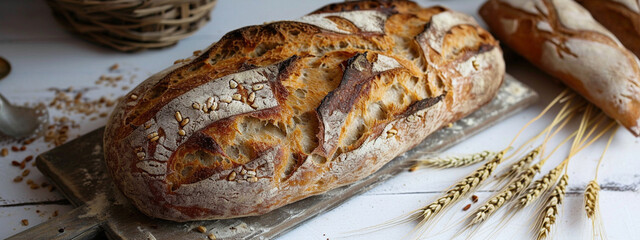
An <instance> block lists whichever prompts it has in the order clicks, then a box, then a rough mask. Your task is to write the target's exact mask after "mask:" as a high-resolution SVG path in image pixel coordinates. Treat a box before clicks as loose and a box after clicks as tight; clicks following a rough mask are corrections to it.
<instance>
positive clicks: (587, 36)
mask: <svg viewBox="0 0 640 240" xmlns="http://www.w3.org/2000/svg"><path fill="white" fill-rule="evenodd" d="M480 15H481V16H482V18H483V19H484V20H485V21H486V22H487V24H488V25H489V26H490V28H491V31H492V33H493V34H495V35H496V37H498V39H500V40H501V41H502V42H504V43H506V44H507V45H508V46H509V47H511V48H512V49H514V50H515V51H516V52H517V53H519V54H520V55H522V56H523V57H525V58H526V59H528V60H529V61H530V62H531V63H533V64H534V65H536V66H537V67H539V68H540V69H542V70H544V71H545V72H547V73H549V74H551V75H553V76H555V77H556V78H558V79H560V80H562V81H563V82H564V83H565V84H566V85H568V86H569V87H571V88H573V89H574V90H575V91H577V92H578V93H580V94H581V95H582V96H584V97H585V98H586V99H588V100H589V101H591V102H592V103H594V104H595V105H596V106H598V107H599V108H601V109H602V110H603V111H604V112H605V113H606V114H607V115H609V116H610V117H612V118H614V119H616V120H617V121H618V122H619V123H620V124H621V125H623V126H625V127H627V128H628V129H629V130H630V131H631V132H632V133H633V134H634V135H636V136H639V135H640V61H638V58H637V57H636V56H635V55H634V54H633V53H631V52H630V51H629V50H627V49H626V48H625V47H624V46H623V45H622V44H621V43H620V41H618V39H617V38H616V37H615V36H614V35H613V34H612V33H611V32H609V31H608V30H607V29H606V28H604V27H603V26H602V25H600V24H599V23H598V22H597V21H596V20H595V19H593V17H592V16H591V15H590V14H589V12H588V11H587V10H586V9H584V8H583V7H582V6H580V4H578V3H576V2H574V1H573V0H489V1H488V2H486V3H485V4H484V5H483V6H482V7H481V8H480Z"/></svg>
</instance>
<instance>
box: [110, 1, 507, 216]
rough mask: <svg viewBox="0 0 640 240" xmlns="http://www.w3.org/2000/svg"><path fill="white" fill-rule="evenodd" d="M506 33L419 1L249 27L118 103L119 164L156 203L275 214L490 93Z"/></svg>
mask: <svg viewBox="0 0 640 240" xmlns="http://www.w3.org/2000/svg"><path fill="white" fill-rule="evenodd" d="M504 68H505V66H504V60H503V58H502V50H501V49H500V48H499V46H498V42H497V41H496V40H495V39H494V38H493V37H492V36H491V35H490V34H489V33H488V32H487V31H485V30H484V29H482V28H480V27H479V26H478V24H477V23H476V22H475V20H473V18H472V17H470V16H467V15H464V14H461V13H457V12H454V11H450V10H448V9H446V8H443V7H431V8H421V7H420V6H418V5H417V4H415V3H413V2H410V1H392V2H388V1H356V2H345V3H338V4H331V5H328V6H326V7H323V8H321V9H319V10H317V11H315V12H313V13H311V14H309V15H307V16H304V17H302V18H300V19H298V20H294V21H282V22H273V23H268V24H264V25H260V26H249V27H245V28H241V29H238V30H235V31H232V32H230V33H227V34H226V35H225V36H223V37H222V39H221V40H220V41H218V42H217V43H215V44H213V45H212V46H211V47H209V48H208V49H207V50H205V51H203V52H202V54H201V55H200V56H198V57H195V58H194V59H192V60H191V61H189V62H187V63H184V64H178V65H175V66H173V67H171V68H169V69H167V70H165V71H162V72H160V73H158V74H156V75H153V76H151V77H150V78H149V79H147V80H146V81H144V82H143V83H141V84H140V85H139V86H138V87H136V88H135V89H134V90H132V91H131V93H129V94H128V95H127V96H126V98H124V99H123V100H122V101H121V102H119V104H118V105H117V106H116V108H115V110H114V111H113V113H112V115H111V117H110V119H109V122H108V124H107V127H106V129H105V137H104V146H105V159H106V163H107V166H108V168H109V170H110V172H111V174H112V176H113V178H114V180H115V182H116V184H117V186H118V188H119V189H120V190H121V191H122V192H123V193H124V195H125V196H126V197H127V198H129V199H130V200H131V202H132V203H133V204H134V205H135V206H136V207H137V208H138V209H140V210H141V211H142V212H143V213H145V214H147V215H149V216H151V217H157V218H162V219H168V220H174V221H191V220H203V219H225V218H234V217H242V216H252V215H260V214H264V213H267V212H269V211H271V210H273V209H276V208H278V207H281V206H283V205H286V204H289V203H292V202H295V201H297V200H300V199H303V198H306V197H309V196H312V195H316V194H320V193H323V192H325V191H328V190H330V189H334V188H336V187H339V186H343V185H346V184H349V183H353V182H355V181H357V180H359V179H362V178H364V177H366V176H368V175H370V174H371V173H373V172H375V171H376V170H378V169H379V168H381V167H382V166H383V165H384V164H385V163H387V162H388V161H390V160H391V159H393V158H394V157H396V156H397V155H399V154H401V153H403V152H405V151H407V150H408V149H410V148H411V147H413V146H415V145H416V144H418V143H419V142H420V141H422V140H423V139H424V138H425V137H426V136H428V135H429V134H430V133H432V132H433V131H435V130H437V129H439V128H441V127H443V126H445V125H447V124H448V123H450V122H453V121H455V120H457V119H460V118H462V117H463V116H465V115H468V114H469V113H471V112H472V111H474V110H475V109H477V108H478V107H480V106H481V105H483V104H485V103H487V102H489V101H490V100H491V99H492V98H493V97H494V96H495V94H496V93H497V90H498V88H499V86H500V84H501V83H502V80H503V78H504V71H505V69H504Z"/></svg>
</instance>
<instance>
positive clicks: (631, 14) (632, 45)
mask: <svg viewBox="0 0 640 240" xmlns="http://www.w3.org/2000/svg"><path fill="white" fill-rule="evenodd" d="M577 1H578V2H579V3H580V4H582V6H584V7H585V8H586V9H587V10H589V12H590V13H591V15H593V17H594V18H595V19H596V20H597V21H598V22H600V23H601V24H602V25H603V26H604V27H606V28H607V29H608V30H609V31H611V32H612V33H613V34H615V35H616V37H618V39H620V42H622V44H624V46H625V47H627V49H629V50H631V52H633V53H634V54H635V55H636V56H640V3H639V2H638V0H577Z"/></svg>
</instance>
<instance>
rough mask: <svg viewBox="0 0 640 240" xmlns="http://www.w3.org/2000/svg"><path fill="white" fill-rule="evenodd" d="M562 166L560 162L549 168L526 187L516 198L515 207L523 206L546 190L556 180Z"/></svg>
mask: <svg viewBox="0 0 640 240" xmlns="http://www.w3.org/2000/svg"><path fill="white" fill-rule="evenodd" d="M563 168H564V163H560V164H559V165H558V166H556V167H555V168H553V169H551V170H550V171H549V172H548V173H547V174H545V175H544V176H542V178H540V179H538V180H536V181H535V182H533V184H532V185H531V187H529V188H527V190H526V191H525V192H524V195H522V196H521V197H520V198H519V199H518V204H516V206H517V207H520V208H524V207H526V206H528V205H529V204H531V203H532V202H534V201H535V200H536V199H538V197H540V196H541V195H542V193H544V192H546V191H547V190H548V189H549V187H550V186H551V184H553V183H555V182H556V180H558V176H560V172H561V171H562V169H563Z"/></svg>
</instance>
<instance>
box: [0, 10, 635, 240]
mask: <svg viewBox="0 0 640 240" xmlns="http://www.w3.org/2000/svg"><path fill="white" fill-rule="evenodd" d="M329 2H331V1H327V0H323V1H317V0H304V1H302V0H296V1H285V0H272V1H260V0H252V1H249V0H236V1H232V0H220V2H219V3H218V6H216V8H215V9H214V11H213V13H212V16H211V17H212V19H211V22H210V23H209V24H208V25H207V26H206V27H204V28H203V29H202V30H200V31H199V32H197V33H196V34H195V35H193V36H192V37H189V38H187V39H185V40H183V41H181V42H180V43H179V44H178V45H176V46H174V47H170V48H166V49H161V50H151V51H144V52H140V53H134V54H127V53H118V52H115V51H112V50H109V49H106V48H103V47H99V46H95V45H93V44H91V43H88V42H85V41H83V40H80V39H79V38H77V37H76V36H73V35H71V34H69V33H67V32H66V31H64V30H63V29H62V28H61V26H60V25H58V24H57V23H56V22H55V21H54V19H53V17H52V15H51V13H50V10H49V9H48V7H47V6H46V4H45V3H44V2H43V1H40V0H38V1H36V0H5V1H3V2H2V3H1V4H0V56H3V57H4V58H6V59H8V60H9V61H10V62H11V64H12V67H13V71H12V72H11V74H10V75H9V76H8V77H7V78H5V79H4V80H0V93H1V94H3V95H4V96H6V97H7V98H8V99H10V100H11V101H12V102H14V103H18V104H23V103H36V102H48V101H50V100H51V98H52V97H53V93H52V91H50V90H48V89H49V88H67V87H69V86H73V87H74V88H75V89H80V88H89V90H88V92H87V93H86V94H85V96H84V97H86V98H89V99H97V98H99V97H100V96H105V95H107V96H108V95H110V94H111V95H112V96H119V95H122V94H124V93H125V92H126V91H124V90H122V88H121V86H124V85H128V86H134V85H135V84H137V83H139V82H140V81H142V80H143V79H144V78H145V77H146V76H148V75H149V74H151V73H154V72H156V71H159V70H161V69H163V68H165V67H167V66H168V65H171V64H173V62H174V60H176V59H179V58H184V57H188V56H190V55H191V54H192V52H193V51H195V50H199V49H202V48H205V47H207V46H208V45H209V44H211V43H212V42H214V41H216V40H218V39H219V38H220V37H221V36H222V35H223V34H224V33H226V32H228V31H230V30H233V29H236V28H239V27H242V26H245V25H251V24H260V23H263V22H268V21H274V20H282V19H293V18H297V17H299V16H301V15H303V14H305V13H308V12H310V11H312V10H314V9H316V8H318V7H320V6H322V5H324V4H326V3H329ZM481 2H482V1H481V0H468V1H462V0H460V1H457V0H451V1H419V3H420V4H421V5H423V6H427V5H434V4H441V5H445V6H448V7H450V8H452V9H454V10H458V11H461V12H465V13H468V14H471V15H474V16H475V17H476V18H478V17H477V14H476V10H477V8H478V6H479V5H480V4H481ZM114 63H118V64H119V65H120V66H121V70H120V71H121V73H123V74H128V75H127V76H129V75H132V74H135V75H137V77H136V78H134V79H133V83H131V82H128V81H127V82H126V83H122V84H121V85H119V86H118V87H117V88H113V87H105V86H97V85H96V84H95V83H94V82H95V81H96V80H97V79H98V78H99V77H100V75H102V74H109V70H108V68H109V67H110V66H111V65H113V64H114ZM507 71H508V72H509V73H511V74H512V75H514V76H515V77H516V78H518V79H520V80H521V81H523V82H524V83H526V84H528V85H530V86H532V87H533V88H534V89H535V90H536V91H538V92H539V94H540V96H541V100H540V101H539V102H538V103H537V104H535V105H534V106H532V107H530V108H528V109H527V110H525V111H523V112H521V113H519V114H517V115H515V116H513V117H511V118H509V119H508V120H506V121H503V122H501V123H498V124H497V125H495V126H494V127H491V128H490V129H488V130H486V131H484V132H482V133H480V134H478V135H476V136H473V137H471V138H469V139H468V140H466V141H465V142H463V143H461V144H459V145H457V146H456V147H454V148H451V149H449V150H448V151H447V152H448V153H472V152H478V151H481V150H499V149H501V148H502V147H504V146H505V145H506V144H508V142H509V141H510V140H511V139H512V137H513V136H514V134H515V132H516V131H517V130H518V129H520V127H521V126H522V125H524V124H525V123H526V122H527V121H528V120H529V119H531V118H532V117H533V116H535V115H537V114H538V113H539V111H540V110H541V109H542V108H543V107H544V106H546V104H547V103H548V102H549V101H550V100H551V99H552V98H553V97H554V96H555V95H556V94H558V93H559V92H560V91H561V90H562V86H561V85H560V84H559V83H557V82H556V81H554V80H553V78H551V77H549V76H547V75H545V74H544V73H542V72H540V71H539V70H537V69H535V68H534V67H533V66H531V65H530V64H528V63H526V62H524V61H523V60H515V61H511V62H508V63H507ZM51 115H52V116H57V117H60V116H63V115H67V116H68V117H70V118H71V119H74V120H75V121H77V122H78V123H79V124H80V128H78V129H72V130H71V138H74V137H76V136H78V135H81V134H84V133H87V132H89V131H91V130H93V129H95V128H98V127H100V126H102V125H104V124H105V121H106V119H105V118H98V119H97V120H95V121H90V120H89V118H85V119H84V120H83V119H82V118H81V116H80V115H77V114H70V115H69V114H64V113H61V112H59V111H53V110H52V112H51ZM550 119H551V116H545V117H544V118H543V119H542V120H541V121H540V122H538V123H535V124H534V125H533V127H532V128H533V129H542V128H543V126H544V124H545V123H547V122H549V121H550ZM534 133H535V132H534V131H529V132H525V134H524V135H523V136H522V137H521V138H520V139H519V141H518V142H519V143H522V142H524V140H526V139H528V137H530V136H533V135H534ZM568 133H569V131H568V130H567V131H563V132H562V133H561V135H562V136H563V137H564V136H567V134H568ZM605 140H606V139H600V140H599V141H598V142H596V143H595V144H594V145H593V146H592V147H590V148H588V149H586V150H585V151H583V152H581V153H580V154H579V155H577V156H576V157H575V159H574V160H573V162H572V163H571V165H570V166H569V173H570V177H571V179H570V183H569V185H570V186H569V188H568V195H567V201H566V203H565V204H564V205H563V207H562V209H563V211H562V212H561V215H560V221H559V225H558V226H559V227H558V229H559V230H558V231H557V232H556V236H557V238H558V239H591V230H590V224H588V222H587V220H586V216H585V214H584V211H583V207H582V199H583V196H582V191H583V188H584V186H585V185H586V184H587V183H588V181H589V180H591V179H592V178H593V174H594V170H595V165H596V162H597V160H598V158H599V156H600V153H601V151H602V148H603V147H604V143H605ZM556 142H558V141H556ZM10 146H12V144H11V143H7V142H0V148H3V147H10ZM49 148H50V147H49V146H47V144H45V143H44V142H43V141H42V139H39V140H37V141H36V142H34V143H33V144H31V145H29V146H28V149H27V150H26V151H24V152H19V153H14V152H11V154H10V155H9V156H8V157H4V158H3V157H0V238H5V237H8V236H11V235H13V234H15V233H18V232H20V231H23V230H25V229H27V228H28V227H31V226H34V225H36V224H38V223H40V222H43V221H46V220H47V219H50V218H52V215H53V213H54V212H55V211H57V212H58V213H64V212H66V211H69V210H70V209H72V207H71V206H70V205H69V204H68V202H67V201H66V200H64V198H63V197H62V196H61V195H59V194H58V193H57V192H55V191H54V192H49V191H48V190H47V189H42V188H41V189H37V190H32V189H30V188H29V187H28V185H26V184H25V183H24V181H23V182H21V183H14V182H13V179H14V177H16V176H18V175H20V174H21V173H22V170H20V169H19V168H17V167H14V166H11V161H12V160H18V161H20V160H22V159H23V158H25V157H26V156H28V155H34V156H35V155H37V154H39V153H41V152H43V151H46V150H48V149H49ZM567 152H568V148H563V149H562V150H560V151H558V154H556V156H555V157H554V158H552V159H551V160H550V162H549V164H546V166H545V167H544V168H543V170H542V171H543V172H546V171H548V170H549V169H550V168H552V167H553V166H554V164H555V163H557V162H559V161H560V160H561V159H562V158H564V157H565V156H566V154H567ZM639 156H640V143H639V140H638V139H636V138H634V137H632V136H631V134H629V133H627V132H626V131H623V130H621V131H619V133H618V134H617V135H616V136H615V138H614V140H613V144H612V147H611V149H610V151H609V153H608V154H607V157H606V160H605V161H604V163H603V165H602V167H601V172H600V184H601V185H602V186H603V191H602V192H601V196H602V197H601V209H602V216H603V220H604V225H605V228H606V231H607V236H608V237H609V239H638V238H640V228H639V227H638V226H640V204H638V202H640V194H639V193H638V185H640V159H638V158H639ZM27 169H31V173H30V174H29V176H27V177H26V178H25V180H26V179H32V180H34V181H35V182H36V183H42V182H44V181H46V179H45V178H44V177H43V176H42V175H41V174H40V173H39V172H38V171H37V169H36V168H35V167H33V166H31V165H30V164H28V166H27ZM473 169H475V167H467V168H461V169H453V170H430V169H425V170H420V171H417V172H413V173H408V172H407V173H403V174H400V175H399V176H397V177H395V178H393V179H391V180H389V181H388V182H386V183H384V184H382V185H380V186H378V187H376V188H374V189H372V190H370V191H368V192H366V193H364V194H362V195H360V196H356V197H354V198H352V199H351V200H349V201H347V202H346V203H344V204H342V205H341V206H340V207H338V208H336V209H334V210H331V211H329V212H326V213H324V214H321V215H319V216H317V217H315V218H313V219H311V220H309V221H307V222H305V223H303V224H302V225H300V226H298V227H297V228H295V229H293V230H291V231H290V232H288V233H287V234H285V235H283V236H281V237H280V239H338V238H341V236H344V234H343V233H344V232H347V231H351V230H355V229H360V228H363V227H368V226H372V225H375V224H379V223H382V222H384V221H386V220H388V219H391V218H393V217H396V216H399V215H402V214H405V213H407V212H409V211H411V210H414V209H417V208H419V207H421V206H423V205H426V204H428V203H429V202H430V201H432V200H434V199H435V198H437V197H438V196H440V195H441V193H442V191H443V190H444V189H446V188H447V187H449V186H450V185H451V184H453V183H454V182H455V181H457V180H458V179H460V178H461V177H463V176H465V175H466V174H468V173H469V172H471V171H472V170H473ZM490 190H491V188H490V187H487V186H485V187H483V188H482V189H481V191H480V193H479V194H478V196H479V197H480V202H482V200H485V199H486V198H488V197H489V196H490V195H491V193H490V192H489V191H490ZM467 203H469V201H468V200H466V199H465V200H463V201H462V203H460V204H457V205H456V206H454V207H453V208H452V209H451V210H449V211H448V212H447V214H445V215H444V216H443V217H442V218H441V219H440V221H438V222H437V225H435V226H434V227H433V228H432V231H430V232H429V233H428V234H427V235H426V236H430V237H433V239H451V238H452V236H453V234H454V233H455V232H456V231H457V230H458V229H459V227H460V224H459V223H460V221H461V219H462V218H463V217H464V216H465V214H468V213H470V211H467V212H463V211H462V210H461V209H462V208H463V206H464V205H466V204H467ZM478 205H479V204H475V205H474V207H477V206H478ZM472 209H473V208H472ZM532 216H533V214H531V212H526V211H525V212H524V213H522V214H519V215H516V216H515V217H514V218H513V219H511V220H510V221H508V222H507V223H506V224H503V225H500V226H502V227H500V228H499V229H496V228H495V226H499V225H497V221H498V220H497V219H498V218H499V217H495V218H492V219H490V220H489V222H488V224H485V227H484V228H482V229H481V231H480V233H481V234H479V235H477V236H482V235H484V236H489V235H488V234H490V233H491V231H493V230H498V232H499V233H498V234H496V235H492V236H493V237H497V238H498V239H514V238H515V239H525V238H529V237H530V235H528V231H529V230H530V228H531V224H532ZM22 219H27V220H28V221H29V225H28V226H23V225H22V223H21V220H22ZM414 226H415V223H410V224H405V225H401V226H397V227H393V228H388V229H385V230H383V231H379V232H376V233H373V234H367V235H360V236H355V237H353V236H352V237H349V239H399V238H401V237H402V236H405V234H407V233H408V232H409V231H410V230H411V229H412V228H413V227H414ZM483 233H484V234H483Z"/></svg>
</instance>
